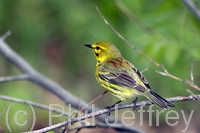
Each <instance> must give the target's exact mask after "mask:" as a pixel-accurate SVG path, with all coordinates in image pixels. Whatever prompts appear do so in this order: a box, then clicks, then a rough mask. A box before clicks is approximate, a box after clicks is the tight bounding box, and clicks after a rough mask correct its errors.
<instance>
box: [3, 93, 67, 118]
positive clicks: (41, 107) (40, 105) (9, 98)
mask: <svg viewBox="0 0 200 133" xmlns="http://www.w3.org/2000/svg"><path fill="white" fill-rule="evenodd" d="M0 99H2V100H5V101H11V102H16V103H22V104H25V105H29V106H33V107H35V108H39V109H43V110H47V111H52V112H54V113H58V114H62V115H63V116H69V114H68V113H67V112H64V111H61V110H58V109H55V108H52V107H49V106H46V105H43V104H40V103H36V102H32V101H28V100H22V99H18V98H13V97H8V96H3V95H0Z"/></svg>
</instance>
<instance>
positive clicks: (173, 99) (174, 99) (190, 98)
mask: <svg viewBox="0 0 200 133" xmlns="http://www.w3.org/2000/svg"><path fill="white" fill-rule="evenodd" d="M197 97H198V98H200V94H199V95H195V96H193V95H190V96H178V97H171V98H166V100H168V101H169V102H182V101H194V100H198V99H197ZM152 104H153V103H152V102H150V101H141V102H137V103H136V104H134V103H131V104H120V105H117V106H115V107H112V108H110V109H102V110H98V111H96V112H93V113H90V114H86V115H85V116H81V117H77V118H73V119H70V120H68V121H65V122H61V123H58V124H55V125H52V126H49V127H45V128H42V129H39V130H35V131H30V132H25V133H43V132H47V131H52V130H55V129H58V128H61V127H64V126H66V125H71V124H73V123H76V122H80V121H82V120H85V119H89V118H92V117H96V116H99V115H102V114H107V113H110V112H113V111H115V110H121V109H125V108H133V107H140V106H150V105H152Z"/></svg>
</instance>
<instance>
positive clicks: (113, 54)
mask: <svg viewBox="0 0 200 133" xmlns="http://www.w3.org/2000/svg"><path fill="white" fill-rule="evenodd" d="M85 46H86V47H89V48H91V49H92V50H93V52H94V55H95V57H96V60H97V61H98V62H99V63H101V62H104V61H106V60H110V59H113V58H117V57H121V53H120V51H119V50H118V49H117V48H116V47H115V45H113V44H112V43H111V42H107V41H100V42H97V43H94V44H85Z"/></svg>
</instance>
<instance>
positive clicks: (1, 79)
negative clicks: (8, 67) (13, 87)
mask: <svg viewBox="0 0 200 133" xmlns="http://www.w3.org/2000/svg"><path fill="white" fill-rule="evenodd" d="M26 79H28V75H26V74H23V75H17V76H9V77H0V83H2V82H8V81H16V80H26Z"/></svg>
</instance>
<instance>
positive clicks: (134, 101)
mask: <svg viewBox="0 0 200 133" xmlns="http://www.w3.org/2000/svg"><path fill="white" fill-rule="evenodd" d="M137 99H138V97H136V98H135V100H133V101H132V103H133V104H134V106H133V110H136V109H137V106H136V103H137Z"/></svg>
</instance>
